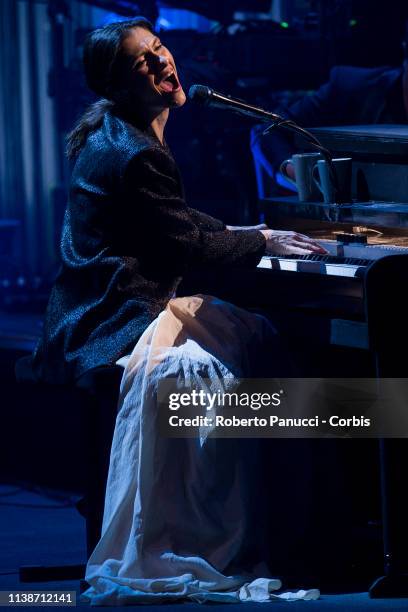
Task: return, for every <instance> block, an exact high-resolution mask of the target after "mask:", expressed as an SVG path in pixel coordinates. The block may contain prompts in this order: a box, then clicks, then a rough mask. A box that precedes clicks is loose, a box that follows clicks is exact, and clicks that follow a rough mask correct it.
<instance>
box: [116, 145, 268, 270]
mask: <svg viewBox="0 0 408 612" xmlns="http://www.w3.org/2000/svg"><path fill="white" fill-rule="evenodd" d="M123 197H124V200H125V202H124V208H123V207H122V210H123V213H124V219H123V229H124V235H126V236H127V237H128V238H127V242H128V244H127V245H126V250H128V251H129V249H131V250H134V252H135V253H137V256H138V257H147V258H149V260H150V261H152V258H153V261H155V260H158V261H160V265H161V269H162V270H163V269H168V270H171V271H172V272H174V273H176V274H179V273H182V272H183V271H184V270H186V269H188V268H191V267H193V266H195V265H214V264H216V265H235V266H251V267H254V266H256V265H257V263H258V262H259V261H260V259H261V257H262V255H263V254H264V253H265V246H266V240H265V237H264V236H263V234H262V233H261V232H260V231H258V230H247V231H242V232H231V231H228V230H227V229H224V227H225V226H224V224H222V229H221V226H220V224H219V223H216V222H215V221H216V220H213V219H212V218H211V217H208V216H205V219H204V217H203V216H202V213H199V212H198V211H192V209H190V208H188V206H187V205H186V202H185V201H184V199H183V197H182V196H181V194H180V190H179V187H178V182H177V179H176V173H175V167H174V162H173V160H172V159H171V158H170V157H169V156H168V155H166V153H165V152H164V151H162V150H160V149H153V148H152V149H147V150H145V151H142V152H141V153H138V154H137V155H136V156H135V157H133V158H132V160H131V161H130V162H129V163H128V165H127V168H126V171H125V174H124V177H123ZM214 222H215V223H214ZM220 223H221V222H220ZM207 227H211V228H214V229H211V230H210V229H207ZM215 227H216V228H217V229H215ZM132 228H134V232H133V231H132ZM218 228H220V229H218ZM132 235H133V236H134V243H133V245H132ZM128 254H130V253H128Z"/></svg>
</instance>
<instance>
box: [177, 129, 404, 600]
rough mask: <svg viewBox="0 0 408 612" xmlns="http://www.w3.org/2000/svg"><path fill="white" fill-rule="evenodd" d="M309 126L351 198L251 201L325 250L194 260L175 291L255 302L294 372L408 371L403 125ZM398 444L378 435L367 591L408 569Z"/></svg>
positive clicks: (394, 581) (386, 585)
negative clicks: (231, 261)
mask: <svg viewBox="0 0 408 612" xmlns="http://www.w3.org/2000/svg"><path fill="white" fill-rule="evenodd" d="M311 131H312V132H313V133H314V134H315V135H316V136H317V137H318V138H319V140H320V141H321V142H322V144H323V145H325V146H326V147H327V148H328V149H330V150H331V151H332V153H333V154H334V155H333V156H334V157H352V159H353V171H352V202H350V203H346V204H341V205H335V204H334V205H329V204H325V203H323V202H307V203H306V202H299V201H298V199H297V197H271V198H265V199H263V200H261V201H260V202H259V213H260V218H261V220H262V221H264V222H265V223H267V224H268V226H269V227H272V228H275V229H286V230H288V229H290V230H296V231H299V232H302V233H305V234H307V235H309V236H312V237H314V238H316V239H318V240H320V241H321V242H322V244H323V245H324V246H325V247H326V249H327V250H328V252H329V254H328V255H325V256H319V255H311V256H302V257H297V256H290V257H269V256H268V257H264V258H263V259H262V261H261V262H260V264H259V265H258V268H257V269H256V270H232V271H231V270H228V271H227V272H226V273H224V272H223V271H222V270H218V271H217V273H209V272H208V271H203V272H202V273H201V274H199V275H198V276H197V277H196V278H195V279H189V280H188V281H186V283H185V284H184V285H183V286H182V287H181V288H180V294H184V295H186V294H188V293H190V294H191V292H200V293H211V294H214V295H217V296H219V297H220V298H223V299H227V300H229V301H232V302H233V303H236V304H238V305H241V306H243V307H246V308H249V309H254V310H256V311H257V312H260V311H261V312H265V314H267V315H268V316H269V317H270V319H271V320H272V321H273V323H274V325H275V326H276V327H277V328H278V330H279V331H280V332H281V333H282V335H283V336H284V338H285V340H286V341H287V343H288V344H289V347H290V350H291V352H292V354H293V355H295V357H296V361H297V363H298V364H299V363H300V364H301V368H302V372H301V373H300V374H299V375H302V376H305V377H325V376H328V377H336V376H337V377H364V376H368V377H373V376H379V377H406V370H407V367H408V366H407V363H406V359H404V358H401V354H403V353H405V352H408V302H407V301H406V299H405V298H404V295H405V288H406V287H407V286H408V126H391V125H390V126H352V127H339V128H319V129H313V130H311ZM298 144H299V147H300V148H301V147H302V146H303V144H304V143H301V142H300V141H299V143H298ZM363 442H364V440H359V441H358V443H357V444H358V446H359V449H358V451H359V452H358V453H357V454H360V455H361V456H362V455H363V454H364V453H365V451H366V450H368V445H369V443H370V442H371V444H373V443H375V441H374V440H372V441H369V440H366V441H365V442H366V443H367V444H366V445H365V446H364V449H365V450H364V451H361V449H362V448H363V446H362V443H363ZM406 446H407V444H406V440H405V439H400V440H387V441H380V461H381V474H382V492H381V497H382V515H383V540H384V554H385V561H384V563H385V574H386V579H385V581H384V580H381V581H380V582H379V584H378V585H376V586H374V587H372V589H371V595H372V596H373V597H375V596H387V595H391V596H393V595H395V594H396V593H397V592H398V593H400V594H401V593H402V594H403V595H405V596H407V595H408V578H407V575H405V577H404V576H403V577H402V579H401V572H408V554H407V553H406V550H408V527H407V525H406V516H408V505H407V504H406V503H403V502H402V497H401V495H400V485H401V474H404V476H405V474H406V469H407V467H408V453H407V448H406ZM370 448H371V455H370V456H371V457H373V452H372V449H373V446H371V447H370ZM354 453H355V449H354ZM376 458H378V454H376ZM354 460H355V454H354V455H353V461H354ZM402 470H403V472H402ZM373 471H374V470H373V469H372V467H371V472H373ZM374 478H375V479H379V476H378V473H375V474H374Z"/></svg>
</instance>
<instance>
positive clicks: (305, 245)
mask: <svg viewBox="0 0 408 612" xmlns="http://www.w3.org/2000/svg"><path fill="white" fill-rule="evenodd" d="M260 231H261V233H262V234H263V235H264V237H265V239H266V254H267V255H310V254H313V253H320V254H324V253H327V251H326V249H324V248H323V247H322V246H321V245H320V244H319V243H318V242H317V241H316V240H313V239H312V238H309V237H308V236H305V235H304V234H299V233H298V232H284V231H281V230H271V229H262V230H260Z"/></svg>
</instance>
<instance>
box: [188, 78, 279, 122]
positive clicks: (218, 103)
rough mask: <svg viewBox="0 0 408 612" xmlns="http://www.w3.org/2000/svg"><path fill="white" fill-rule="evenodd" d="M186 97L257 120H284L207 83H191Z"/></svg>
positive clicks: (210, 106) (203, 104) (204, 104)
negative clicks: (223, 92)
mask: <svg viewBox="0 0 408 612" xmlns="http://www.w3.org/2000/svg"><path fill="white" fill-rule="evenodd" d="M188 97H189V99H190V100H191V101H192V102H196V103H197V104H201V105H202V106H208V107H209V108H222V109H224V110H231V111H235V112H236V113H239V114H241V115H246V116H247V117H252V118H253V119H257V120H258V121H265V122H267V123H270V122H271V121H285V120H284V119H283V117H280V116H279V115H275V113H271V112H269V111H266V110H264V109H263V108H258V107H257V106H252V105H251V104H247V103H246V102H243V101H242V100H236V99H234V98H231V96H226V95H224V94H221V93H218V92H217V91H214V90H213V89H211V87H207V85H192V86H191V87H190V90H189V92H188Z"/></svg>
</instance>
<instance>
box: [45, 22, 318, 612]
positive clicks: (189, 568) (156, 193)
mask: <svg viewBox="0 0 408 612" xmlns="http://www.w3.org/2000/svg"><path fill="white" fill-rule="evenodd" d="M84 67H85V75H86V79H87V82H88V85H89V87H90V88H91V89H92V91H93V92H95V93H96V94H97V95H98V96H101V98H102V99H101V100H100V101H99V102H97V103H96V104H94V105H93V106H92V107H91V109H90V110H89V111H88V112H87V113H86V114H85V115H84V116H83V117H82V118H81V120H80V121H79V123H78V125H77V126H76V128H75V129H74V130H73V132H72V133H71V135H70V136H69V146H68V152H69V155H70V157H71V158H72V159H74V160H75V167H74V170H73V175H72V183H71V189H70V198H69V204H68V207H67V211H66V214H65V220H64V227H63V233H62V241H61V251H62V268H61V271H60V273H59V275H58V278H57V280H56V283H55V286H54V288H53V291H52V294H51V297H50V302H49V306H48V310H47V316H46V321H45V326H44V335H43V338H42V340H41V342H40V343H39V346H38V347H37V350H36V353H35V356H34V368H35V371H36V373H37V375H38V377H40V378H42V379H46V380H51V381H53V382H65V381H68V380H73V379H76V378H78V377H79V376H81V374H83V373H84V372H86V371H87V370H89V369H92V368H95V367H97V366H101V365H108V364H114V363H115V362H117V361H118V360H120V359H122V361H121V363H122V364H123V365H125V366H126V369H125V374H124V378H123V380H122V387H121V399H120V402H119V412H118V418H117V423H116V429H115V434H114V439H113V444H112V453H111V464H110V470H109V478H108V484H107V490H106V502H105V513H104V521H103V529H102V538H101V540H100V542H99V544H98V546H97V547H96V549H95V551H94V553H93V555H92V556H91V558H90V560H89V563H88V570H87V575H86V578H87V580H88V582H89V583H90V585H91V588H90V589H89V590H88V592H87V597H88V598H89V599H91V600H92V602H93V603H96V604H97V603H103V604H109V603H114V604H123V603H133V602H139V601H143V602H147V601H155V600H157V599H159V600H163V599H177V598H182V597H194V598H196V599H200V600H204V599H211V598H212V599H217V598H218V599H222V598H224V599H229V600H231V598H233V599H234V598H235V599H237V598H238V599H242V598H244V596H243V595H241V594H240V593H241V591H240V589H241V586H242V585H243V584H244V583H246V582H248V580H247V579H246V578H245V577H243V575H241V574H239V575H234V576H232V575H225V573H223V572H229V571H232V570H231V568H235V569H236V570H241V569H242V567H240V566H239V561H238V560H239V559H240V558H242V556H241V557H240V555H241V553H242V548H243V546H244V544H245V542H247V541H248V526H249V518H248V517H249V516H250V512H252V510H251V508H250V506H251V504H249V491H250V487H249V485H248V465H247V464H248V461H244V459H243V452H242V449H243V446H242V444H241V442H242V441H237V440H228V441H227V440H217V439H211V438H209V437H208V434H209V432H208V431H204V430H203V431H200V438H199V439H168V438H163V437H160V435H159V434H158V432H157V418H158V413H157V410H158V408H157V402H156V401H155V397H156V393H157V388H158V383H159V381H160V380H163V379H171V380H175V381H176V383H177V384H178V382H180V381H182V383H183V384H184V385H185V384H186V383H187V382H188V383H190V384H194V385H200V384H202V383H201V381H202V380H203V379H206V380H208V381H210V382H209V385H210V386H212V388H213V389H219V388H220V386H221V387H222V388H223V389H228V388H229V385H233V383H234V380H235V379H236V377H238V376H245V375H248V372H249V369H250V366H251V364H252V363H253V362H252V356H253V355H255V354H256V352H257V351H258V347H259V344H260V342H262V340H263V339H265V338H266V337H268V338H269V339H270V340H271V344H270V345H269V350H270V351H271V352H272V353H273V349H274V341H273V337H274V334H273V333H271V330H270V328H269V327H268V324H267V322H266V321H265V320H264V319H263V318H262V317H260V316H258V315H254V314H250V313H248V312H245V311H243V310H241V309H239V308H236V307H235V306H232V305H230V304H226V303H225V302H221V301H220V300H217V299H215V298H211V297H208V296H193V297H191V298H174V295H175V291H176V288H177V285H178V283H179V282H180V279H181V278H182V277H183V275H184V274H185V272H186V271H188V270H191V269H194V268H198V267H203V266H208V267H211V266H213V267H215V266H217V267H219V266H238V267H239V266H242V267H255V266H256V265H257V264H258V262H259V261H260V259H261V257H262V255H264V254H265V253H282V252H283V253H284V252H286V253H287V252H294V253H313V252H324V250H323V249H322V248H321V247H320V246H319V245H318V244H317V243H316V242H314V241H313V240H311V239H309V238H307V237H306V236H303V235H300V234H296V233H293V232H278V231H274V230H270V229H266V228H265V229H250V228H249V229H245V230H243V231H234V229H233V228H227V227H226V226H225V225H224V223H223V222H221V221H219V220H216V219H213V218H212V217H209V216H208V215H205V214H203V213H201V212H199V211H197V210H193V209H191V208H189V207H188V206H187V204H186V202H185V201H184V197H183V189H182V184H181V180H180V175H179V172H178V169H177V166H176V163H175V161H174V159H173V157H172V155H171V153H170V150H169V148H168V147H167V145H166V142H165V139H164V129H165V126H166V122H167V119H168V117H169V111H170V109H173V108H178V107H181V106H183V104H184V103H185V101H186V97H185V94H184V91H183V89H182V86H181V84H180V81H179V77H178V73H177V68H176V64H175V61H174V58H173V56H172V54H171V53H170V51H169V50H168V49H167V48H166V47H165V46H164V45H163V44H162V43H161V41H160V39H159V37H158V36H157V35H156V34H155V33H154V31H153V29H152V26H151V25H150V23H149V22H147V21H146V20H145V19H143V18H138V19H135V20H132V21H124V22H120V23H113V24H110V25H108V26H106V27H103V28H101V29H98V30H96V31H94V32H92V33H91V34H90V35H89V36H88V38H87V40H86V43H85V48H84ZM129 355H130V356H129ZM277 361H278V357H277ZM220 442H222V443H223V444H221V445H220ZM247 459H248V458H247ZM252 479H253V475H252ZM235 569H234V571H235ZM262 584H263V586H262V588H263V589H264V590H263V593H264V595H265V597H269V595H270V593H269V591H270V590H271V589H273V588H277V581H272V582H271V581H268V583H267V584H266V587H265V584H264V583H262ZM265 588H266V591H265ZM261 590H262V589H261ZM245 592H246V593H247V595H246V596H245V597H246V598H251V597H252V598H255V599H256V596H255V595H254V594H255V593H258V595H259V592H260V591H259V590H258V591H257V590H256V589H255V590H254V591H253V592H251V591H245ZM251 593H252V594H251Z"/></svg>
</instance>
